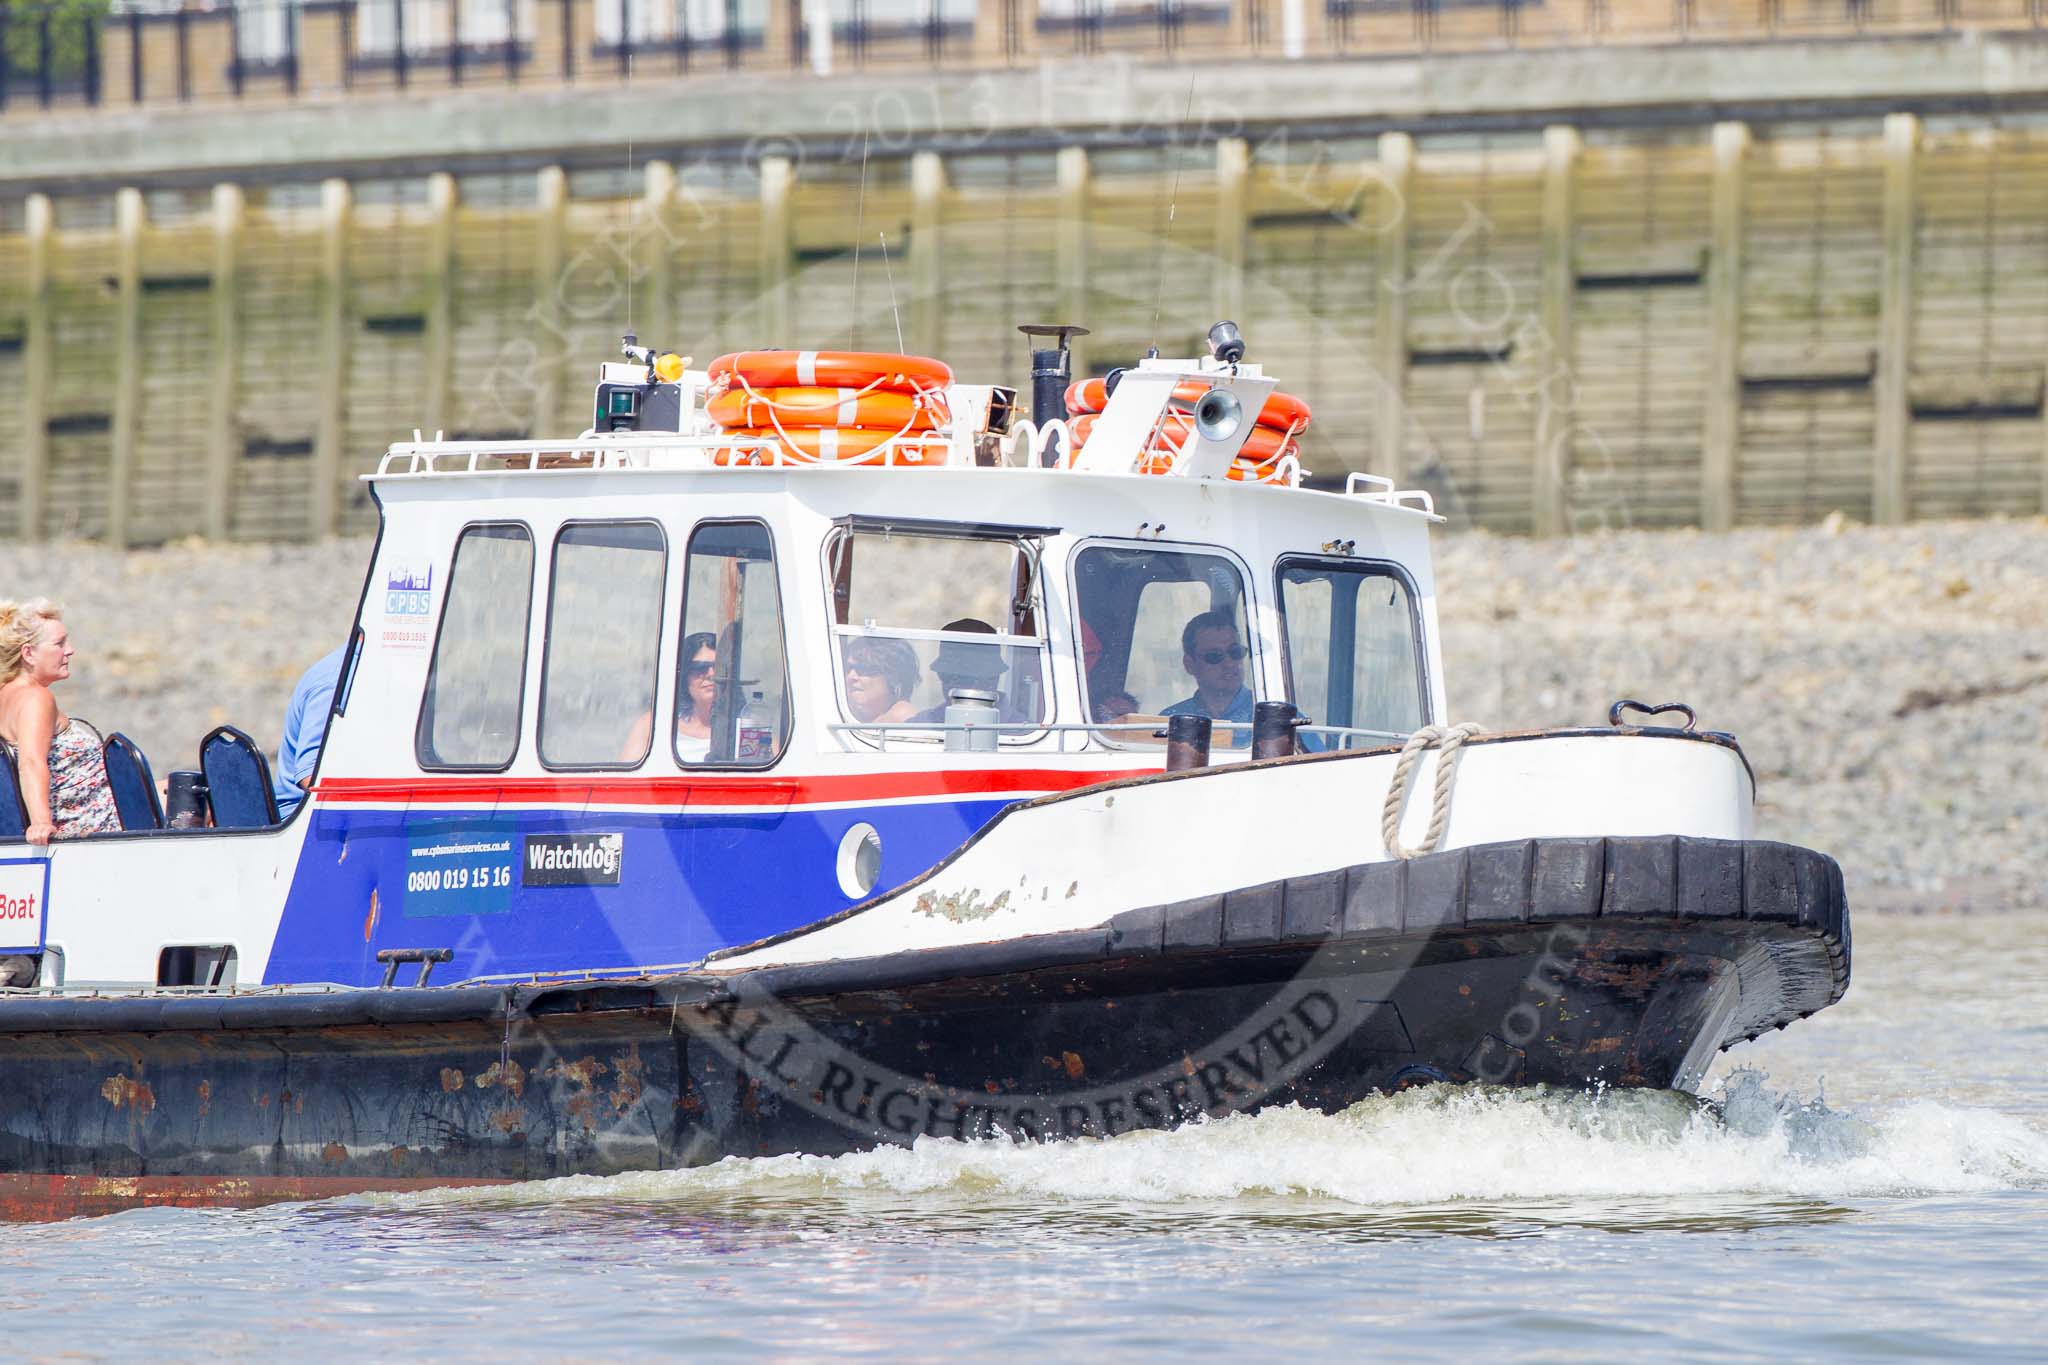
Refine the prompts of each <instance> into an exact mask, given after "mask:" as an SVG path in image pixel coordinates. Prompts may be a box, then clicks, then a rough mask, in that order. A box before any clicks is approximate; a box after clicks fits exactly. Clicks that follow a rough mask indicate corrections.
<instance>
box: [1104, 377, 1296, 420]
mask: <svg viewBox="0 0 2048 1365" xmlns="http://www.w3.org/2000/svg"><path fill="white" fill-rule="evenodd" d="M1208 391H1209V386H1208V385H1207V384H1204V383H1202V382H1201V381H1200V380H1198V379H1188V380H1183V381H1182V382H1181V383H1178V384H1175V385H1174V386H1173V402H1174V406H1176V407H1179V408H1192V407H1193V406H1194V405H1195V404H1196V403H1198V402H1200V401H1201V398H1202V395H1203V394H1205V393H1207V392H1208ZM1108 406H1109V385H1108V384H1107V383H1106V382H1104V381H1103V380H1102V379H1101V378H1099V377H1098V378H1095V379H1077V380H1075V381H1074V382H1073V383H1071V384H1069V385H1067V412H1068V413H1069V414H1070V415H1074V416H1079V415H1081V414H1084V413H1099V412H1101V411H1102V410H1103V409H1104V408H1106V407H1108ZM1309 420H1310V413H1309V407H1308V404H1307V403H1305V402H1303V401H1302V400H1301V399H1299V398H1296V397H1295V396H1294V395H1293V394H1291V393H1281V392H1280V391H1279V390H1277V389H1276V390H1274V391H1273V392H1272V393H1269V394H1267V395H1266V402H1265V406H1263V407H1261V408H1260V409H1259V422H1258V424H1259V425H1260V426H1262V427H1265V428H1267V429H1269V430H1272V431H1285V432H1293V433H1299V432H1303V431H1306V430H1308V424H1309Z"/></svg>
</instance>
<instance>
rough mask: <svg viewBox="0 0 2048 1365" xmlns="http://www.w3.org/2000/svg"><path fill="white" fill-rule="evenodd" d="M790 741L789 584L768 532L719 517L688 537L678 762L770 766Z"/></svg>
mask: <svg viewBox="0 0 2048 1365" xmlns="http://www.w3.org/2000/svg"><path fill="white" fill-rule="evenodd" d="M788 743H789V667H788V663H787V660H786V658H785V656H784V652H783V639H782V588H781V585H780V584H779V583H778V582H777V581H776V574H775V546H774V543H773V541H771V540H770V539H769V535H768V528H767V527H766V526H763V525H761V524H760V523H759V522H754V521H739V522H711V523H707V524H705V525H702V526H699V527H698V528H697V529H696V530H695V531H693V532H691V533H690V549H689V555H688V557H687V559H686V560H685V563H684V569H683V636H682V646H681V648H679V649H678V650H677V652H676V720H675V752H676V761H677V762H679V763H684V764H693V765H695V764H715V765H721V766H731V767H741V768H765V767H767V766H768V765H769V764H771V763H773V762H775V760H776V759H778V758H780V757H781V756H782V751H783V749H784V747H786V746H787V745H788Z"/></svg>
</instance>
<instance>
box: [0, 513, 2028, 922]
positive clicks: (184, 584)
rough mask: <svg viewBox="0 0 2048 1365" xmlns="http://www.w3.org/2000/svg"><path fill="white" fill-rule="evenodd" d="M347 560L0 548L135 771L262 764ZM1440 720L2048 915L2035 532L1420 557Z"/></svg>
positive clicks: (1935, 894) (1977, 897)
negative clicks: (1615, 725)
mask: <svg viewBox="0 0 2048 1365" xmlns="http://www.w3.org/2000/svg"><path fill="white" fill-rule="evenodd" d="M369 548H370V543H369V541H367V540H346V541H334V542H329V543H326V544H321V545H309V546H302V545H292V546H213V545H205V544H200V543H196V542H195V543H190V544H182V545H176V546H171V547H167V548H164V549H160V550H148V551H137V552H131V553H129V554H125V555H123V554H117V553H114V552H111V551H108V550H105V549H102V548H100V547H97V546H93V545H84V544H71V545H65V544H59V545H48V546H23V545H20V544H10V545H4V546H0V595H9V596H15V597H29V596H35V595H37V594H46V595H48V596H51V597H53V598H55V599H56V600H58V601H59V602H60V603H61V604H62V605H63V606H64V608H65V619H66V621H67V622H68V623H69V624H70V626H71V631H72V635H73V638H74V640H75V641H76V643H77V645H78V657H77V659H76V661H75V663H74V665H73V667H74V674H75V676H74V677H73V679H72V680H71V681H70V682H68V683H66V684H64V685H63V687H62V689H61V690H60V692H59V698H60V701H61V703H62V704H63V705H64V706H65V707H66V709H67V710H69V711H72V712H74V713H76V714H78V715H81V716H84V717H86V718H88V719H90V720H92V721H93V722H95V723H96V724H98V725H99V726H100V727H101V728H102V729H103V730H115V729H118V730H123V731H126V732H127V733H128V734H129V735H130V736H132V737H133V738H134V739H135V740H136V742H137V743H139V744H140V745H142V747H143V750H144V752H145V753H147V754H149V755H150V757H151V760H152V762H153V763H154V764H155V766H156V768H157V769H158V771H159V772H160V773H161V772H163V771H165V770H167V769H169V768H172V767H182V766H187V765H188V764H192V763H193V762H194V761H195V758H196V746H197V743H198V739H199V737H200V735H201V734H203V733H204V732H205V731H206V730H207V729H208V728H210V727H211V726H213V725H217V724H221V723H229V724H233V725H237V726H240V727H241V728H242V729H244V730H246V731H248V732H249V733H250V734H251V735H253V736H254V737H255V738H256V739H257V741H258V742H259V743H261V744H262V745H264V746H265V748H266V749H269V750H272V751H274V750H275V748H276V745H277V739H278V728H279V725H280V723H281V720H282V716H283V711H284V704H285V700H286V698H287V696H288V695H289V693H290V691H291V687H292V684H293V683H294V681H296V679H297V678H298V675H299V673H300V672H301V670H303V669H304V668H305V667H306V665H307V664H309V663H311V662H312V661H313V660H314V659H317V658H318V657H319V656H320V655H321V654H323V653H325V652H326V651H327V650H328V649H330V648H332V647H333V646H334V645H335V644H337V643H339V642H340V641H341V640H342V639H343V638H344V637H345V636H346V634H347V632H348V628H349V624H350V621H351V619H352V617H353V614H354V611H355V606H356V599H357V595H358V594H359V593H360V591H361V588H362V579H363V567H364V564H365V562H366V560H367V557H368V554H369ZM1437 564H1438V589H1439V594H1440V597H1439V610H1440V613H1441V619H1442V623H1443V631H1444V643H1445V656H1446V657H1445V674H1446V678H1447V680H1448V686H1449V691H1450V697H1451V712H1452V714H1451V719H1454V720H1476V721H1479V722H1481V723H1483V724H1485V725H1487V726H1489V727H1490V728H1496V729H1507V728H1524V727H1530V726H1542V725H1573V724H1597V723H1604V719H1605V716H1606V711H1607V706H1608V704H1609V703H1610V702H1612V701H1613V700H1615V699H1616V698H1618V697H1625V696H1627V697H1638V698H1641V699H1643V700H1645V701H1667V700H1680V701H1687V702H1690V703H1692V704H1693V706H1694V707H1695V708H1697V709H1698V711H1699V714H1700V724H1701V725H1702V726H1703V727H1706V728H1711V729H1717V730H1730V731H1733V732H1734V733H1735V734H1736V735H1737V736H1738V737H1739V738H1740V739H1741V740H1742V743H1743V747H1744V749H1745V750H1746V752H1747V753H1748V755H1749V759H1750V762H1751V763H1752V764H1753V765H1754V766H1755V768H1756V772H1757V779H1758V787H1759V790H1758V802H1759V804H1758V812H1757V818H1758V828H1759V832H1760V833H1761V834H1763V835H1765V836H1766V837H1771V838H1778V839H1786V840H1790V841H1792V842H1796V843H1803V844H1808V845H1811V846H1813V847H1816V848H1820V849H1824V850H1826V851H1827V852H1830V853H1832V854H1834V855H1835V856H1836V857H1838V858H1840V859H1841V861H1842V864H1843V867H1844V868H1845V870H1846V871H1847V874H1848V878H1849V885H1850V891H1851V894H1852V897H1853V902H1854V903H1855V904H1856V905H1857V906H1858V908H1861V909H1880V908H1904V909H1995V908H2006V907H2021V906H2026V907H2037V906H2041V905H2044V904H2048V875H2044V874H2048V856H2044V854H2043V853H2042V851H2041V849H2042V841H2043V838H2044V835H2048V763H2044V762H2043V753H2044V748H2048V720H2044V716H2048V519H2035V520H2030V521H2024V522H1971V523H1930V524H1922V525H1914V526H1908V527H1903V528H1895V529H1873V528H1868V527H1857V526H1843V525H1839V524H1837V525H1833V526H1823V527H1811V528H1805V529H1801V530H1786V531H1742V532H1735V533H1732V534H1725V535H1704V534H1701V533H1698V532H1691V531H1677V532H1617V533H1603V534H1600V535H1597V536H1582V537H1575V538H1572V539H1566V540H1549V541H1531V540H1520V539H1510V538H1504V537H1497V536H1489V535H1486V534H1483V533H1477V532H1464V533H1459V534H1448V535H1444V536H1441V537H1440V538H1439V539H1438V542H1437Z"/></svg>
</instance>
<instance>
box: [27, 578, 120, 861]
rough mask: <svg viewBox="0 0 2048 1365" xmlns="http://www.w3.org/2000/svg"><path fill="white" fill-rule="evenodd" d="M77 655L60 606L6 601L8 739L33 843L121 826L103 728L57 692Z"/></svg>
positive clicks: (39, 599)
mask: <svg viewBox="0 0 2048 1365" xmlns="http://www.w3.org/2000/svg"><path fill="white" fill-rule="evenodd" d="M71 654H72V650H71V634H70V632H69V631H67V630H66V629H65V628H64V622H63V620H62V617H61V614H60V613H59V612H58V610H57V608H56V607H54V606H52V605H50V603H49V602H47V601H45V600H43V599H42V598H37V599H36V600H34V601H32V602H0V739H4V740H6V741H7V742H8V743H9V744H12V745H13V746H14V765H15V773H16V775H17V776H18V777H19V778H20V779H21V800H22V804H23V805H25V806H27V807H28V841H29V842H30V843H32V844H47V843H49V842H50V840H51V839H53V838H55V839H75V838H77V837H78V836H80V835H82V834H99V833H102V832H104V831H107V830H116V829H119V828H121V817H120V815H119V813H118V812H117V811H116V810H115V808H114V792H113V789H112V788H111V787H109V786H108V785H107V764H106V759H105V758H104V756H103V747H104V746H103V745H102V743H101V741H100V737H99V733H98V731H96V730H94V729H93V728H92V726H90V725H88V724H86V723H85V722H84V721H82V720H78V719H76V718H74V717H70V716H66V715H65V714H64V713H63V712H62V711H60V710H58V709H57V699H56V697H55V696H53V695H51V692H50V688H51V687H52V686H54V685H55V684H57V683H60V682H62V681H64V680H65V679H66V678H68V677H70V676H71Z"/></svg>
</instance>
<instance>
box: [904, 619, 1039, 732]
mask: <svg viewBox="0 0 2048 1365" xmlns="http://www.w3.org/2000/svg"><path fill="white" fill-rule="evenodd" d="M942 629H944V630H947V631H953V632H958V633H960V634H963V635H993V634H995V633H996V628H995V627H994V626H992V625H990V624H989V623H988V622H986V621H977V620H975V619H974V618H973V617H971V616H966V617H962V618H961V619H960V620H958V621H948V622H946V624H945V625H944V626H943V627H942ZM1009 671H1010V666H1009V665H1008V664H1006V663H1004V662H1003V647H1002V646H1001V645H970V644H968V643H967V642H966V641H964V640H942V641H940V642H939V652H938V656H937V657H936V658H934V659H933V660H932V674H933V676H935V677H936V678H938V680H939V697H940V702H939V704H938V705H937V706H934V707H932V708H931V709H930V710H928V711H922V712H920V713H918V715H917V717H916V719H917V721H918V722H919V723H920V724H925V725H942V724H944V723H945V720H946V705H947V703H948V702H950V701H951V700H952V696H953V693H954V691H955V690H956V689H962V688H964V689H967V690H970V691H976V692H993V693H995V694H996V697H997V700H998V705H999V706H1000V707H1001V710H1002V718H1003V720H1004V721H1006V722H1008V721H1014V720H1017V719H1018V717H1016V716H1014V715H1012V714H1011V708H1010V705H1009V702H1008V699H1007V698H1005V697H1003V674H1005V673H1007V672H1009Z"/></svg>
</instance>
